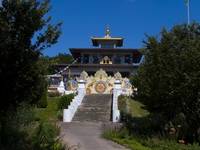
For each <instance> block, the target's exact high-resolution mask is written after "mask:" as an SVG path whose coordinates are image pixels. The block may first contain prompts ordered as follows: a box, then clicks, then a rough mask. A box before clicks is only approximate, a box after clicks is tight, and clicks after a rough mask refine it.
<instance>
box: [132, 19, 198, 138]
mask: <svg viewBox="0 0 200 150" xmlns="http://www.w3.org/2000/svg"><path fill="white" fill-rule="evenodd" d="M144 55H145V62H144V64H143V65H142V66H141V67H140V69H139V71H138V75H137V76H136V79H137V81H136V82H135V83H137V87H138V93H139V97H140V99H141V100H142V101H143V102H144V103H145V104H146V105H147V108H148V109H149V110H150V111H151V112H152V113H156V114H160V115H162V119H163V120H165V121H166V122H168V121H173V120H176V118H178V116H180V115H181V116H182V118H184V124H187V126H188V129H186V130H187V132H186V133H185V135H184V136H191V137H194V136H196V139H197V131H198V130H199V129H200V122H199V120H200V25H199V24H198V23H194V24H192V25H190V26H187V25H177V26H175V27H173V28H172V29H171V30H170V31H167V30H165V29H163V30H162V32H161V36H160V38H159V39H157V38H155V37H148V39H147V41H146V42H145V50H144ZM189 139H191V138H189Z"/></svg>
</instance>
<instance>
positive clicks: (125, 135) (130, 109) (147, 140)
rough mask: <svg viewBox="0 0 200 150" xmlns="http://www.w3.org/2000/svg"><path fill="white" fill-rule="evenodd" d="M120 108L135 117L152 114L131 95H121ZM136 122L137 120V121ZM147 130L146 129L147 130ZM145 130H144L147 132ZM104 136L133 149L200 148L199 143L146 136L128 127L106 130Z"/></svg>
mask: <svg viewBox="0 0 200 150" xmlns="http://www.w3.org/2000/svg"><path fill="white" fill-rule="evenodd" d="M119 109H120V110H121V111H123V112H126V113H128V114H130V115H131V117H133V118H137V119H143V118H148V115H149V114H150V113H149V112H148V111H147V110H145V106H144V105H143V104H142V103H140V102H138V101H135V100H133V99H131V98H129V97H119ZM135 123H136V122H135ZM148 123H149V122H144V124H141V125H142V126H140V127H141V129H142V130H143V127H144V128H146V126H145V125H147V127H148ZM145 131H146V130H145ZM145 131H144V132H145ZM103 137H104V138H106V139H108V140H112V141H114V142H116V143H118V144H121V145H124V146H125V147H127V148H129V149H131V150H199V149H200V146H199V145H198V144H194V145H183V144H178V143H177V142H176V141H175V140H168V139H165V138H162V139H161V138H158V137H154V136H153V137H146V136H145V137H144V136H141V135H140V134H135V133H132V134H131V135H130V131H129V130H128V129H127V128H122V129H120V130H119V129H118V130H115V129H111V130H106V131H105V132H104V133H103Z"/></svg>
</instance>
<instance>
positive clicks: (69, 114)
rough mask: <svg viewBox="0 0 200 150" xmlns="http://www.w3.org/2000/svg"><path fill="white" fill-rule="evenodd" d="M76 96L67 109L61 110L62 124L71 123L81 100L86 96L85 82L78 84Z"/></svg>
mask: <svg viewBox="0 0 200 150" xmlns="http://www.w3.org/2000/svg"><path fill="white" fill-rule="evenodd" d="M78 87H79V88H78V95H77V96H75V97H74V99H73V100H72V101H71V103H70V105H69V106H68V108H67V109H64V110H63V122H71V121H72V119H73V117H74V115H75V113H76V111H77V109H78V107H79V106H80V105H81V103H82V101H83V98H84V96H85V94H86V90H85V81H83V80H82V81H79V83H78Z"/></svg>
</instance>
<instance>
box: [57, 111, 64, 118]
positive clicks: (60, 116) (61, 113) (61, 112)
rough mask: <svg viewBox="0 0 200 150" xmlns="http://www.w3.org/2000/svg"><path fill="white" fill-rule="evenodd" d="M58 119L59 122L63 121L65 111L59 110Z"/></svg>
mask: <svg viewBox="0 0 200 150" xmlns="http://www.w3.org/2000/svg"><path fill="white" fill-rule="evenodd" d="M57 118H58V120H62V119H63V110H58V111H57Z"/></svg>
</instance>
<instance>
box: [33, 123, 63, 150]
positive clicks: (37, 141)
mask: <svg viewBox="0 0 200 150" xmlns="http://www.w3.org/2000/svg"><path fill="white" fill-rule="evenodd" d="M58 133H59V129H58V128H57V127H55V126H53V125H52V124H50V123H45V122H42V123H40V124H39V126H38V127H37V128H36V129H35V133H34V135H33V139H32V141H33V147H34V149H37V150H49V149H50V150H65V147H64V146H63V145H61V144H60V143H59V139H58V140H56V137H57V135H58Z"/></svg>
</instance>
